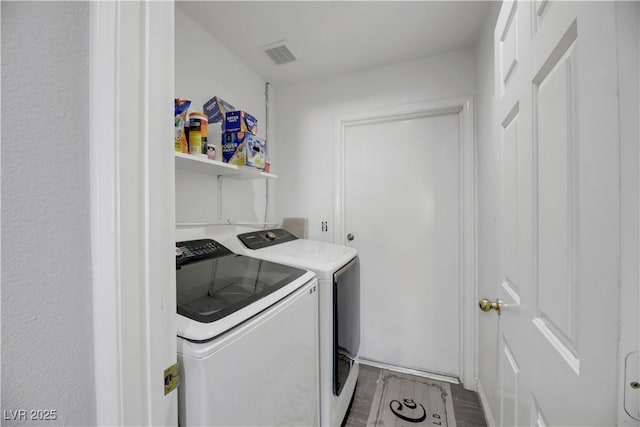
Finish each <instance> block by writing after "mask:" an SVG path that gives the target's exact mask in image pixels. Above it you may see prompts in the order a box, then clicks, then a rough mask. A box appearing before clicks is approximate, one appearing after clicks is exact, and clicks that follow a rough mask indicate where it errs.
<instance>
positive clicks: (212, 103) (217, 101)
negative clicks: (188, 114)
mask: <svg viewBox="0 0 640 427" xmlns="http://www.w3.org/2000/svg"><path fill="white" fill-rule="evenodd" d="M235 109H236V107H234V106H233V105H231V104H229V103H228V102H226V101H225V100H223V99H221V98H219V97H217V96H214V97H213V98H211V99H210V100H208V101H207V102H205V103H204V105H203V106H202V111H203V112H204V113H205V114H206V115H207V117H208V118H209V124H213V123H217V122H223V121H224V117H225V114H226V112H227V111H234V110H235Z"/></svg>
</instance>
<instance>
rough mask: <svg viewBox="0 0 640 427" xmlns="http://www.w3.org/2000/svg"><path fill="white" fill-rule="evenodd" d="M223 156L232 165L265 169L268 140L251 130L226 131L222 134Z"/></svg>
mask: <svg viewBox="0 0 640 427" xmlns="http://www.w3.org/2000/svg"><path fill="white" fill-rule="evenodd" d="M222 158H223V161H224V162H226V163H230V164H232V165H239V166H251V167H254V168H257V169H262V170H264V167H265V162H266V160H267V141H265V140H264V139H262V138H259V137H258V136H256V135H254V134H252V133H249V132H226V133H224V134H223V135H222Z"/></svg>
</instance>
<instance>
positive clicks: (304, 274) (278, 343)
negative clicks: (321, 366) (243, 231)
mask: <svg viewBox="0 0 640 427" xmlns="http://www.w3.org/2000/svg"><path fill="white" fill-rule="evenodd" d="M176 248H177V250H176V252H177V254H176V257H177V258H176V288H177V303H178V304H177V312H178V314H177V316H178V322H177V324H178V361H179V364H180V376H181V383H180V386H179V388H178V413H179V421H180V425H181V426H200V425H202V426H204V425H206V426H240V425H241V426H256V425H273V426H285V425H289V426H294V425H295V426H299V425H304V426H314V425H318V423H319V396H318V388H319V386H318V377H319V370H318V339H319V338H318V313H317V308H318V292H317V283H318V282H317V280H316V278H315V276H314V274H313V273H312V272H310V271H307V270H303V269H300V268H294V267H291V266H287V265H282V264H277V263H274V262H270V261H266V260H262V259H256V258H251V257H248V256H244V255H238V254H234V253H232V252H231V251H230V250H228V249H227V248H225V247H224V246H222V245H221V244H220V243H218V242H216V241H214V240H211V239H199V240H194V241H185V242H178V243H176ZM178 254H180V255H179V256H180V258H179V259H178Z"/></svg>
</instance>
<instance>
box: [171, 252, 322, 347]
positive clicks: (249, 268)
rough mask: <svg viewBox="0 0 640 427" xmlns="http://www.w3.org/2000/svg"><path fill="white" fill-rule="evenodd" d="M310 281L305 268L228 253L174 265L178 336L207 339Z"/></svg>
mask: <svg viewBox="0 0 640 427" xmlns="http://www.w3.org/2000/svg"><path fill="white" fill-rule="evenodd" d="M181 243H184V242H181ZM216 243H217V242H216ZM225 249H226V248H225ZM218 253H220V250H219V249H218ZM311 279H313V274H312V273H310V272H308V271H306V270H303V269H300V268H295V267H291V266H287V265H282V264H277V263H274V262H270V261H267V260H262V259H256V258H251V257H248V256H244V255H236V254H233V253H231V252H230V251H229V253H227V254H224V255H217V254H216V255H214V256H211V257H206V258H199V259H195V260H193V261H191V260H189V261H188V262H185V263H179V264H177V266H176V296H177V312H178V335H179V336H181V337H183V338H187V339H189V340H193V341H206V340H208V339H211V338H213V337H215V336H217V335H220V334H221V333H224V332H225V331H226V330H228V329H230V328H232V327H234V326H236V325H237V324H239V323H242V322H243V321H245V320H247V319H248V318H249V317H251V316H253V315H255V314H257V313H259V312H260V311H262V310H264V309H265V308H267V307H269V306H270V305H273V304H274V303H276V302H277V301H279V300H280V299H282V298H284V297H286V296H287V295H289V294H290V293H291V292H293V291H295V290H296V289H298V288H299V287H300V286H303V285H304V284H305V283H307V282H308V281H309V280H311Z"/></svg>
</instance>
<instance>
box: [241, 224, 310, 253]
mask: <svg viewBox="0 0 640 427" xmlns="http://www.w3.org/2000/svg"><path fill="white" fill-rule="evenodd" d="M238 239H240V241H241V242H242V244H243V245H245V246H246V247H247V248H249V249H261V248H267V247H269V246H273V245H278V244H280V243H284V242H290V241H292V240H296V239H297V237H296V236H294V235H293V234H291V233H289V232H288V231H287V230H283V229H282V228H274V229H272V230H260V231H252V232H251V233H243V234H238Z"/></svg>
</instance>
